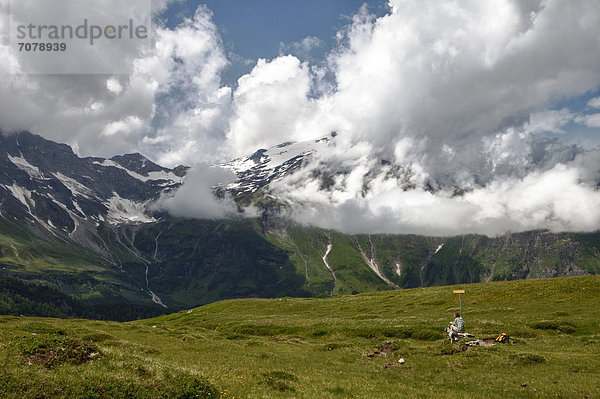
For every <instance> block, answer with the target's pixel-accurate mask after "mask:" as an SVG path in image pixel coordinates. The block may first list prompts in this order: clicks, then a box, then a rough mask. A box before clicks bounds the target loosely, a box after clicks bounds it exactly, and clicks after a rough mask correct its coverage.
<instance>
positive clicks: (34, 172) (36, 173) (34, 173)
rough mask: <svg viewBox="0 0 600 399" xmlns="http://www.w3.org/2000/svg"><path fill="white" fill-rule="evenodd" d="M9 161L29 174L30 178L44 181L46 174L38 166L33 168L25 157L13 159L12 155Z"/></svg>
mask: <svg viewBox="0 0 600 399" xmlns="http://www.w3.org/2000/svg"><path fill="white" fill-rule="evenodd" d="M8 159H9V160H10V162H12V163H13V164H14V165H15V166H16V167H17V168H19V169H21V170H22V171H24V172H25V173H27V174H28V175H29V176H30V177H32V178H34V179H43V178H44V174H43V173H42V171H41V170H40V168H38V167H37V166H33V165H32V164H30V163H29V162H28V161H27V160H26V159H25V158H23V157H13V156H12V155H8Z"/></svg>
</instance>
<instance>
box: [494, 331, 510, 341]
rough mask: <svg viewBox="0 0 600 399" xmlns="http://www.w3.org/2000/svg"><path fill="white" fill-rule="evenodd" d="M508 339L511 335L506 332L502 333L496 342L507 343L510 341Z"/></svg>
mask: <svg viewBox="0 0 600 399" xmlns="http://www.w3.org/2000/svg"><path fill="white" fill-rule="evenodd" d="M508 339H509V336H508V335H507V334H505V333H502V334H500V335H498V338H496V342H502V343H505V342H508Z"/></svg>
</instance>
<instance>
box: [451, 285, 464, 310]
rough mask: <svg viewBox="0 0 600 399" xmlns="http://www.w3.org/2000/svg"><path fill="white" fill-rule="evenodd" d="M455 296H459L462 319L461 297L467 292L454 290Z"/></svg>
mask: <svg viewBox="0 0 600 399" xmlns="http://www.w3.org/2000/svg"><path fill="white" fill-rule="evenodd" d="M453 292H454V293H455V294H458V305H459V306H460V313H459V314H460V317H462V298H461V297H460V296H461V295H462V294H464V293H465V290H454V291H453Z"/></svg>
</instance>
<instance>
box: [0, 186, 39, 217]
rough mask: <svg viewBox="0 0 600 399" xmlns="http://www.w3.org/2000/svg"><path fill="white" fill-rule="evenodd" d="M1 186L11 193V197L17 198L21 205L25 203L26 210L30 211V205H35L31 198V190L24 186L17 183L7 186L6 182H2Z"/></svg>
mask: <svg viewBox="0 0 600 399" xmlns="http://www.w3.org/2000/svg"><path fill="white" fill-rule="evenodd" d="M2 186H3V187H4V188H6V189H7V190H8V191H10V192H11V194H12V195H13V197H15V198H16V199H18V200H19V201H20V202H21V203H22V204H23V205H25V207H27V210H28V211H29V213H31V207H30V205H33V206H35V202H34V201H33V199H32V198H31V191H29V190H27V189H26V188H24V187H21V186H19V185H17V183H13V184H12V186H8V185H6V184H3V185H2Z"/></svg>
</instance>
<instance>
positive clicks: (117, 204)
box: [104, 191, 156, 224]
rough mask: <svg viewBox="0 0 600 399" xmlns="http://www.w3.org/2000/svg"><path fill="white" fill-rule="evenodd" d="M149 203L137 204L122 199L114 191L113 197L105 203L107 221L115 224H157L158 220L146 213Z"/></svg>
mask: <svg viewBox="0 0 600 399" xmlns="http://www.w3.org/2000/svg"><path fill="white" fill-rule="evenodd" d="M148 202H149V201H148ZM148 202H135V201H132V200H129V199H125V198H121V196H119V194H117V193H116V192H114V191H113V196H112V197H111V198H109V199H108V201H106V202H105V203H104V205H105V206H106V207H107V208H108V214H107V215H106V219H107V220H108V221H109V222H110V223H114V224H118V223H150V222H155V221H156V219H154V218H152V217H150V216H148V215H147V214H146V213H145V210H146V207H147V205H148Z"/></svg>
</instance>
